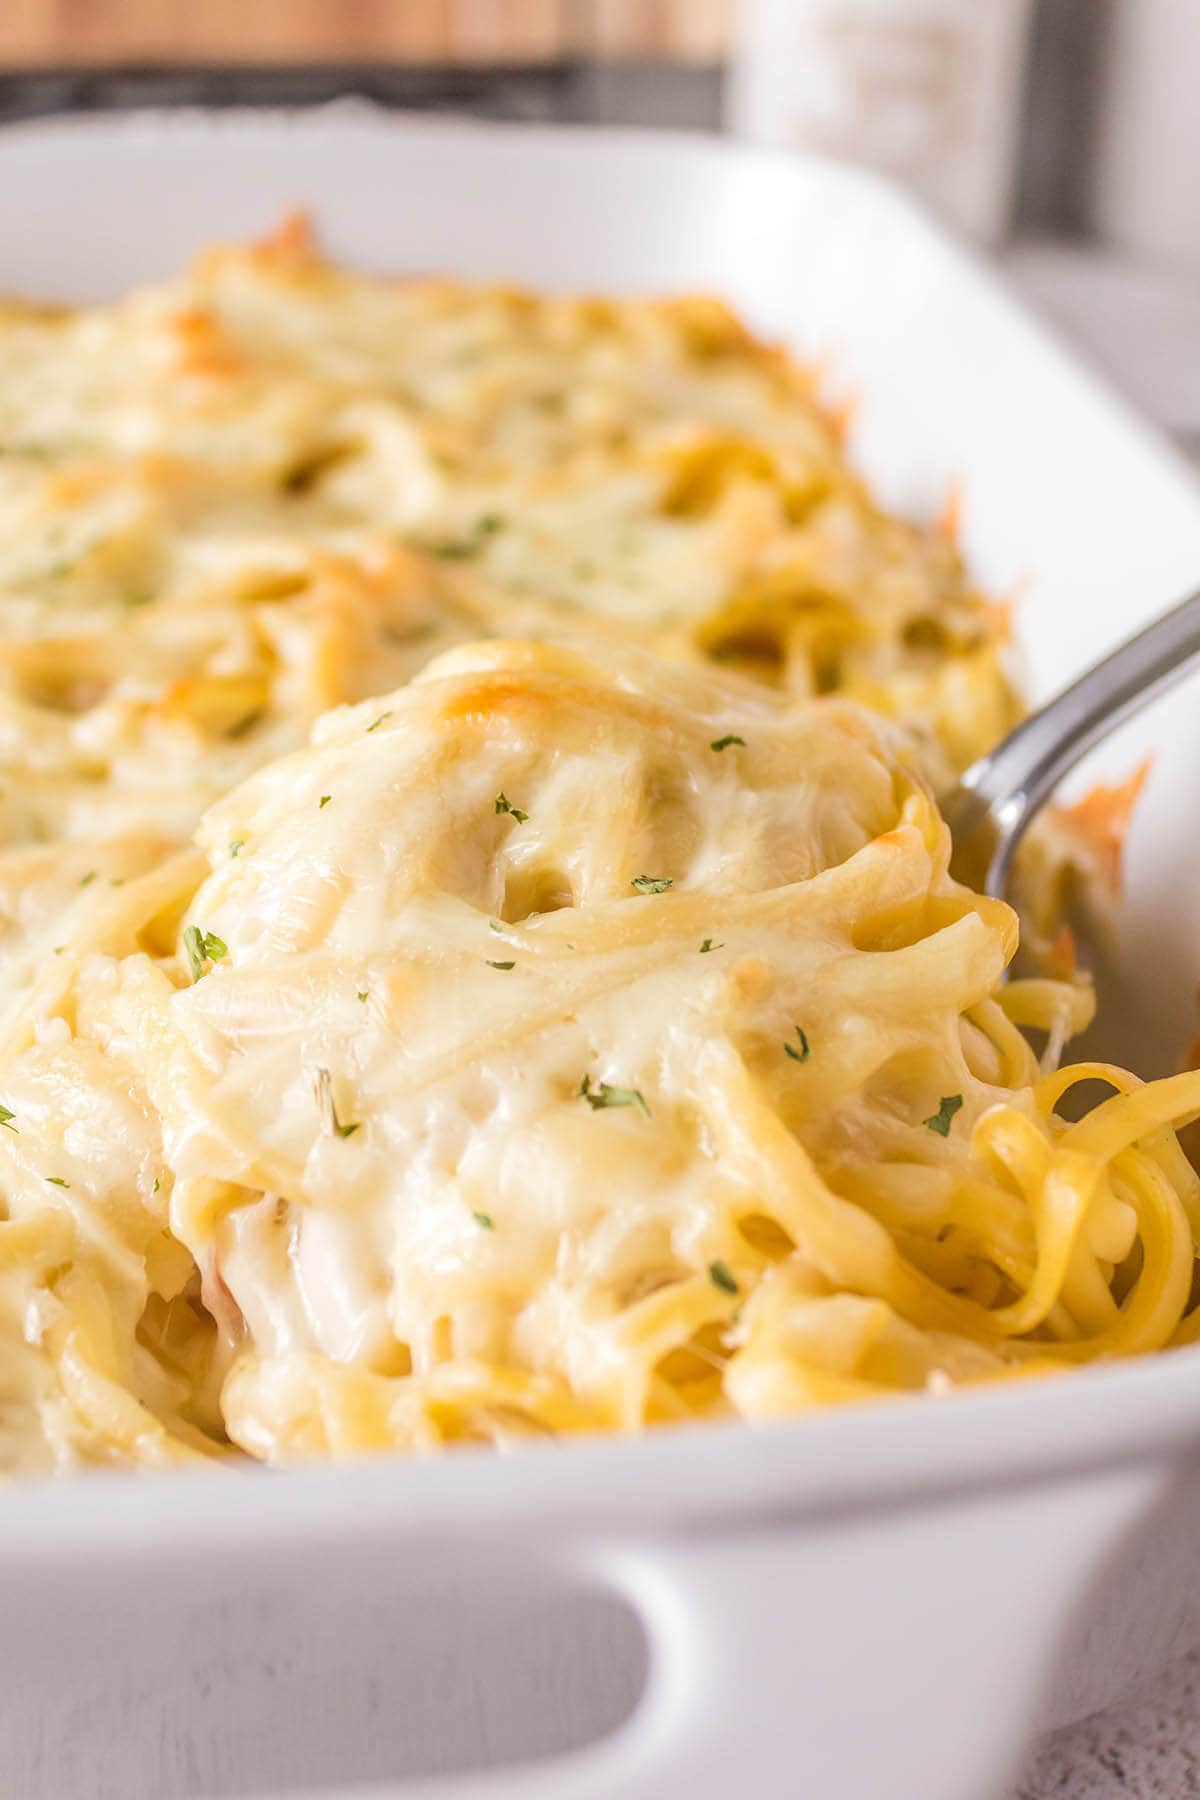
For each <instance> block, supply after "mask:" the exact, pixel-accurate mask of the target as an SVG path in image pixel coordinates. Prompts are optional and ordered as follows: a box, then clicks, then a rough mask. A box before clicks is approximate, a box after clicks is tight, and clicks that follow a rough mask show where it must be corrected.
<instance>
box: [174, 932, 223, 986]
mask: <svg viewBox="0 0 1200 1800" xmlns="http://www.w3.org/2000/svg"><path fill="white" fill-rule="evenodd" d="M183 948H184V950H185V952H186V954H187V959H188V967H189V969H190V970H191V971H192V980H193V981H199V979H200V977H201V976H202V975H203V974H204V965H205V963H206V962H207V963H215V962H220V961H221V959H222V957H225V956H228V955H229V946H228V944H227V943H226V942H225V940H224V939H223V938H219V937H218V936H217V934H216V932H215V931H201V929H200V927H199V926H198V925H188V926H187V927H186V928H185V930H184V933H183Z"/></svg>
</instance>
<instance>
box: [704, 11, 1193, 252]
mask: <svg viewBox="0 0 1200 1800" xmlns="http://www.w3.org/2000/svg"><path fill="white" fill-rule="evenodd" d="M1137 3H1139V0H1130V4H1137ZM1181 3H1182V4H1188V3H1189V0H1181ZM1030 8H1031V0H741V5H740V8H739V12H738V29H737V34H736V38H735V47H734V55H733V61H732V65H731V70H730V77H729V85H728V90H727V99H726V121H727V123H728V124H729V126H730V127H731V129H732V130H733V131H735V132H737V133H738V134H739V135H741V136H744V137H748V138H751V139H753V140H755V141H757V142H759V143H768V144H781V145H786V146H793V147H797V148H801V147H802V148H808V149H817V150H823V151H827V152H829V153H831V154H833V155H837V156H845V157H848V158H850V159H852V160H854V161H856V162H861V163H866V164H868V165H870V166H871V167H873V168H877V169H880V170H882V171H884V172H885V173H887V174H890V175H892V176H895V177H896V178H897V179H899V180H901V181H904V182H906V183H907V184H908V185H909V186H911V187H913V188H914V189H916V190H917V191H918V192H919V193H920V194H921V195H923V196H924V198H925V199H927V200H928V201H929V202H930V203H931V204H932V206H933V207H934V208H935V210H937V211H938V212H940V213H941V214H942V216H943V217H944V218H946V219H947V220H949V221H950V222H951V223H952V224H954V225H957V226H958V227H959V228H960V229H962V230H964V231H966V232H968V233H969V234H970V235H971V236H973V237H976V238H979V239H982V240H985V241H994V240H995V239H997V238H999V237H1000V236H1001V235H1002V233H1003V231H1004V228H1005V226H1006V225H1007V223H1008V220H1009V215H1010V212H1011V208H1012V199H1013V187H1014V180H1015V166H1016V154H1017V144H1018V133H1019V127H1020V120H1021V109H1022V102H1023V97H1024V81H1023V75H1024V69H1025V53H1026V45H1027V40H1028V36H1029V19H1030Z"/></svg>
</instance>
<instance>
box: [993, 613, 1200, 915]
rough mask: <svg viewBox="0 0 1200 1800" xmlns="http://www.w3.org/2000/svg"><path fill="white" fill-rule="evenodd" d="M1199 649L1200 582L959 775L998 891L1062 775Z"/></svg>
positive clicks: (1185, 667) (1174, 677)
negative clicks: (985, 822) (990, 838)
mask: <svg viewBox="0 0 1200 1800" xmlns="http://www.w3.org/2000/svg"><path fill="white" fill-rule="evenodd" d="M1198 657H1200V590H1198V591H1197V592H1196V593H1194V594H1192V595H1190V597H1189V598H1188V599H1186V600H1181V601H1180V602H1179V604H1178V605H1177V606H1173V607H1172V608H1171V610H1170V612H1166V613H1164V614H1163V615H1162V617H1161V618H1159V619H1156V620H1155V621H1154V623H1153V624H1152V625H1147V626H1146V628H1145V630H1144V631H1139V632H1138V633H1137V634H1136V636H1134V637H1131V638H1129V639H1127V640H1126V642H1125V643H1123V644H1121V645H1119V646H1118V647H1117V649H1115V650H1113V651H1112V652H1110V654H1109V655H1108V656H1106V657H1104V658H1103V660H1102V661H1101V662H1098V663H1096V665H1095V666H1094V667H1093V668H1091V669H1089V670H1088V671H1087V673H1086V674H1084V675H1081V676H1080V677H1079V679H1078V680H1077V681H1073V682H1072V683H1071V685H1070V687H1067V688H1064V689H1063V691H1062V693H1061V694H1058V695H1056V696H1055V698H1054V699H1053V700H1048V701H1047V702H1046V704H1045V706H1042V707H1039V708H1038V710H1037V712H1035V713H1031V714H1030V715H1029V717H1028V718H1027V719H1025V720H1024V721H1023V722H1022V723H1021V724H1020V725H1018V726H1017V728H1016V730H1015V731H1010V732H1009V734H1008V736H1007V737H1006V738H1004V739H1003V741H1002V742H1001V743H999V744H997V746H996V748H995V749H994V750H991V751H989V752H988V754H987V755H986V756H981V757H980V758H979V760H978V761H977V762H974V763H972V764H971V766H970V768H969V769H968V770H967V771H966V773H965V774H964V775H963V777H962V782H961V787H962V788H963V789H965V790H966V793H965V795H964V796H963V798H964V801H965V802H966V805H967V808H968V809H969V814H970V816H971V818H972V820H973V821H974V822H976V823H977V822H980V821H982V819H983V818H984V817H985V816H987V817H989V818H990V821H991V823H992V825H993V827H994V831H995V839H994V849H993V852H992V856H991V859H990V863H989V867H988V873H987V891H988V893H990V894H995V895H1000V896H1002V895H1003V893H1004V887H1005V883H1006V880H1007V876H1008V869H1009V864H1010V863H1011V861H1012V856H1013V852H1014V850H1015V849H1016V847H1017V845H1018V843H1019V842H1020V840H1021V837H1022V834H1023V833H1024V831H1025V828H1026V827H1027V825H1028V824H1029V822H1030V820H1031V819H1032V818H1033V816H1034V814H1035V813H1036V812H1037V811H1038V810H1039V808H1040V807H1042V806H1043V805H1044V804H1045V802H1046V801H1047V800H1048V799H1049V797H1050V795H1051V794H1052V793H1053V792H1054V789H1055V788H1056V787H1057V786H1058V784H1059V782H1060V781H1061V780H1062V778H1063V776H1064V775H1067V774H1069V773H1070V771H1071V770H1072V769H1073V768H1074V767H1075V765H1076V763H1078V762H1080V761H1082V759H1083V758H1084V757H1085V756H1086V755H1087V753H1088V751H1089V750H1091V749H1093V748H1094V747H1095V745H1097V744H1098V743H1100V742H1101V741H1102V740H1103V739H1104V738H1106V737H1108V736H1110V734H1111V733H1112V732H1114V731H1115V730H1116V729H1117V727H1118V726H1119V725H1122V724H1123V723H1124V722H1125V720H1126V719H1129V718H1132V716H1133V714H1134V713H1136V712H1139V711H1140V710H1141V708H1142V707H1143V706H1146V705H1148V704H1149V702H1150V701H1151V700H1153V699H1154V698H1155V697H1156V696H1157V695H1159V694H1161V693H1164V692H1165V691H1166V689H1167V688H1169V687H1171V686H1173V685H1174V683H1175V682H1177V681H1179V680H1181V679H1182V677H1183V676H1184V675H1186V674H1187V673H1188V672H1189V670H1190V669H1191V667H1192V664H1193V663H1194V662H1195V661H1196V660H1197V658H1198Z"/></svg>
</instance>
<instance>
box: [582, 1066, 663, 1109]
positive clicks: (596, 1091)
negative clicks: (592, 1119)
mask: <svg viewBox="0 0 1200 1800" xmlns="http://www.w3.org/2000/svg"><path fill="white" fill-rule="evenodd" d="M579 1098H580V1099H581V1100H586V1101H587V1103H588V1105H589V1106H590V1107H591V1109H592V1111H593V1112H599V1111H600V1110H601V1108H602V1107H605V1106H636V1107H637V1109H638V1111H639V1112H640V1113H641V1114H642V1115H643V1117H644V1118H647V1119H648V1118H649V1117H650V1108H649V1107H648V1106H647V1105H646V1102H645V1100H644V1099H643V1098H642V1095H641V1094H640V1093H639V1092H638V1090H637V1088H627V1087H612V1086H610V1084H609V1083H608V1082H607V1081H598V1082H597V1083H596V1085H595V1087H593V1086H592V1078H591V1076H590V1075H585V1076H584V1078H583V1080H582V1082H581V1083H580V1087H579Z"/></svg>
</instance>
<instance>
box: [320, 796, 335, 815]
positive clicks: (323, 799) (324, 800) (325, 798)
mask: <svg viewBox="0 0 1200 1800" xmlns="http://www.w3.org/2000/svg"><path fill="white" fill-rule="evenodd" d="M332 799H333V795H332V794H322V795H321V798H320V799H319V800H318V802H317V811H318V812H324V811H325V808H326V807H327V806H328V805H329V802H330V801H331V800H332Z"/></svg>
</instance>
